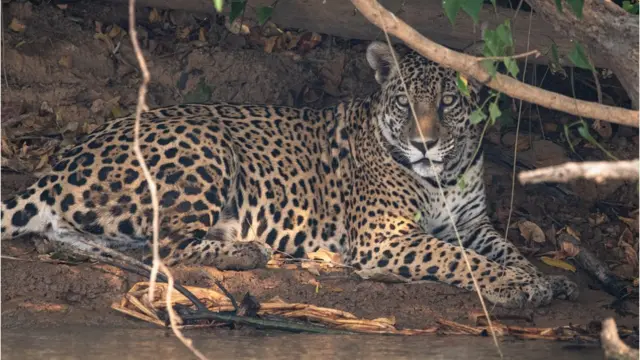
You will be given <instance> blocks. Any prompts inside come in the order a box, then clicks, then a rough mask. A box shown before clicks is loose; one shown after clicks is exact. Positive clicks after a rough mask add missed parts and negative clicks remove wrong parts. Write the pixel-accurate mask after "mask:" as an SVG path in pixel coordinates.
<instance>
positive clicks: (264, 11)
mask: <svg viewBox="0 0 640 360" xmlns="http://www.w3.org/2000/svg"><path fill="white" fill-rule="evenodd" d="M271 14H273V7H271V6H261V7H259V8H257V9H256V18H257V20H258V24H260V25H263V24H264V23H266V22H267V20H269V18H270V17H271Z"/></svg>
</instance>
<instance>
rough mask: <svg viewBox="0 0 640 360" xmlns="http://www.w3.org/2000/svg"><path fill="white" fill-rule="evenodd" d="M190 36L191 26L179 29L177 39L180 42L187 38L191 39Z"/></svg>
mask: <svg viewBox="0 0 640 360" xmlns="http://www.w3.org/2000/svg"><path fill="white" fill-rule="evenodd" d="M189 34H191V27H190V26H185V27H183V28H179V29H178V31H176V37H177V38H178V39H180V40H184V39H186V38H188V37H189Z"/></svg>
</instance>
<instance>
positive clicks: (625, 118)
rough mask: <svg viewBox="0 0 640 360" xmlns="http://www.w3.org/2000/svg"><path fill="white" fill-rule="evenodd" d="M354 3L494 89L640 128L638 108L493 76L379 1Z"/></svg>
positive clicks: (431, 55)
mask: <svg viewBox="0 0 640 360" xmlns="http://www.w3.org/2000/svg"><path fill="white" fill-rule="evenodd" d="M351 2H352V3H353V4H354V5H355V6H356V8H357V9H358V11H360V13H362V14H363V15H364V16H365V17H366V18H367V19H368V20H369V21H370V22H371V23H373V24H374V25H376V26H378V27H380V28H381V27H382V24H383V23H384V24H386V26H387V31H389V33H391V34H392V35H394V36H395V37H397V38H398V39H400V40H402V41H404V43H405V44H407V45H409V46H410V47H411V48H413V49H414V50H416V51H417V52H418V53H420V54H421V55H423V56H425V57H426V58H428V59H431V60H433V61H435V62H437V63H440V64H442V65H444V66H447V67H449V68H452V69H454V70H456V71H459V72H461V73H463V74H465V75H467V76H470V77H473V78H475V79H477V80H479V81H481V82H482V83H483V84H485V85H486V86H488V87H490V88H492V89H495V90H498V91H501V92H503V93H505V94H507V95H509V96H511V97H514V98H518V99H522V100H524V101H527V102H530V103H534V104H538V105H542V106H544V107H546V108H549V109H553V110H557V111H562V112H565V113H569V114H573V115H577V116H583V117H588V118H593V119H599V120H604V121H608V122H612V123H616V124H620V125H626V126H632V127H636V128H637V127H639V124H638V111H634V110H627V109H623V108H618V107H614V106H607V105H601V104H598V103H594V102H590V101H583V100H577V99H573V98H571V97H568V96H564V95H560V94H558V93H554V92H551V91H547V90H543V89H540V88H537V87H535V86H532V85H528V84H524V83H522V82H520V81H518V80H516V79H513V78H511V77H508V76H505V75H502V74H496V75H495V76H493V77H492V76H491V74H489V73H488V72H487V71H486V70H485V69H484V67H483V66H482V65H481V64H480V60H482V58H478V57H475V56H470V55H466V54H462V53H459V52H457V51H453V50H450V49H448V48H446V47H444V46H442V45H439V44H437V43H435V42H433V41H431V40H430V39H428V38H426V37H424V36H422V35H421V34H420V33H419V32H417V31H416V30H415V29H413V28H412V27H411V26H409V25H407V23H405V22H404V21H402V20H401V19H399V18H397V17H396V16H395V15H394V14H393V13H391V12H389V11H388V10H386V9H385V8H384V7H383V6H382V5H380V3H379V2H378V1H376V0H351Z"/></svg>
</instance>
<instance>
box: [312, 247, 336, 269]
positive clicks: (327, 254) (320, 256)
mask: <svg viewBox="0 0 640 360" xmlns="http://www.w3.org/2000/svg"><path fill="white" fill-rule="evenodd" d="M307 257H308V258H309V259H312V260H320V261H323V262H327V263H330V264H337V265H342V257H341V256H340V254H338V253H334V252H331V251H329V250H327V249H325V248H320V249H319V250H318V251H314V252H310V253H307Z"/></svg>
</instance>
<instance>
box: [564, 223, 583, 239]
mask: <svg viewBox="0 0 640 360" xmlns="http://www.w3.org/2000/svg"><path fill="white" fill-rule="evenodd" d="M565 230H567V233H568V234H569V235H571V236H573V237H574V238H576V240H578V241H580V233H579V232H577V231H576V230H573V229H572V228H571V226H567V227H566V228H565Z"/></svg>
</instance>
